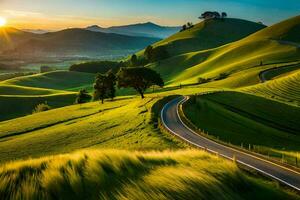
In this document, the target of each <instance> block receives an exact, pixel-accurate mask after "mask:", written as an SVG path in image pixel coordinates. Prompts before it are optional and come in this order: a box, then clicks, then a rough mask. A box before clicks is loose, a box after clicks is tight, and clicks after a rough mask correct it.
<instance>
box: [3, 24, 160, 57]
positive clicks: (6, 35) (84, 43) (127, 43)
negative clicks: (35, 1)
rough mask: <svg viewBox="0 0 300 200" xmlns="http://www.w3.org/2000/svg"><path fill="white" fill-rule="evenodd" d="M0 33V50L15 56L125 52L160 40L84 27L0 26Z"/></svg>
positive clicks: (97, 54)
mask: <svg viewBox="0 0 300 200" xmlns="http://www.w3.org/2000/svg"><path fill="white" fill-rule="evenodd" d="M0 33H1V34H0V41H2V42H1V43H2V45H1V46H0V47H1V48H0V52H2V54H3V55H5V56H13V55H17V56H18V57H20V56H21V57H22V56H25V57H41V56H42V57H67V56H77V57H78V56H81V57H84V56H93V57H97V56H103V55H127V54H129V52H134V51H137V50H140V49H142V48H144V47H145V46H147V45H149V44H152V43H154V42H157V41H158V40H159V39H157V38H147V37H133V36H125V35H119V34H113V33H101V32H93V31H88V30H83V29H66V30H62V31H58V32H51V33H45V34H33V33H26V32H23V31H19V30H17V29H11V28H2V29H0Z"/></svg>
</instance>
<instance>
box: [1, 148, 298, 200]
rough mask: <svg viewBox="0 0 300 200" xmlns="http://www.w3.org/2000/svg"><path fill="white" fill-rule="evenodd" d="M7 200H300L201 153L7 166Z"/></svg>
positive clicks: (53, 159)
mask: <svg viewBox="0 0 300 200" xmlns="http://www.w3.org/2000/svg"><path fill="white" fill-rule="evenodd" d="M0 177H1V179H0V196H2V197H4V199H139V200H140V199H149V198H151V199H207V198H208V197H209V198H211V199H273V198H275V199H299V197H297V196H296V195H295V194H292V193H290V192H285V191H281V190H278V186H277V185H276V184H275V183H271V182H268V181H265V180H263V179H261V178H259V177H255V176H253V175H248V174H245V173H244V172H243V171H242V170H240V169H239V168H238V167H237V166H236V164H235V163H233V162H230V161H225V160H224V159H220V158H218V157H216V156H212V155H209V154H207V153H205V152H202V151H199V150H180V151H163V152H155V151H149V152H132V151H126V150H122V151H120V150H85V151H79V152H74V153H71V154H62V155H56V156H49V157H43V158H39V159H30V160H26V161H17V162H12V163H6V164H4V165H2V166H1V167H0Z"/></svg>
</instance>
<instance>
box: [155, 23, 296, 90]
mask: <svg viewBox="0 0 300 200" xmlns="http://www.w3.org/2000/svg"><path fill="white" fill-rule="evenodd" d="M292 22H293V23H292ZM220 23H221V22H220ZM298 24H300V20H299V17H295V18H292V19H290V20H287V21H284V22H281V23H280V24H279V25H278V24H277V25H274V26H272V27H269V28H267V29H263V30H261V31H259V33H255V34H253V35H250V36H249V37H246V38H244V39H242V40H239V41H236V42H233V43H230V44H227V45H224V46H221V47H218V48H214V49H209V50H204V51H197V52H190V53H186V54H182V55H177V56H174V57H171V58H169V59H166V60H163V61H160V62H156V63H153V64H150V65H149V67H152V68H153V69H155V70H157V71H158V72H160V73H161V74H162V75H163V76H164V77H165V79H166V80H167V83H168V84H180V83H183V84H185V83H186V84H190V83H197V82H198V78H199V77H202V78H216V77H218V76H220V74H222V73H226V74H228V75H230V74H234V73H237V72H239V71H242V70H245V69H249V68H253V67H257V66H260V65H261V64H262V65H266V64H270V63H280V62H289V61H294V60H297V59H299V56H300V49H299V48H298V46H297V45H295V44H294V43H293V42H292V43H290V41H284V42H283V41H281V40H280V41H278V40H275V39H274V38H276V36H277V35H276V34H275V35H274V36H272V35H269V33H270V31H269V30H271V29H272V28H274V27H275V28H276V27H278V26H280V27H282V28H281V33H282V34H283V33H285V35H286V38H290V37H293V35H294V34H300V33H297V32H296V33H291V32H290V30H291V29H292V28H291V26H292V27H297V26H298ZM295 30H297V29H295ZM267 36H268V37H267ZM270 38H272V39H270Z"/></svg>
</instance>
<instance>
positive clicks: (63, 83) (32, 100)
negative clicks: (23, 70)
mask: <svg viewBox="0 0 300 200" xmlns="http://www.w3.org/2000/svg"><path fill="white" fill-rule="evenodd" d="M93 80H94V75H93V74H88V73H79V72H68V71H55V72H48V73H43V74H36V75H30V76H23V77H17V78H13V79H9V80H6V81H2V82H0V120H8V119H12V118H16V117H21V116H24V115H27V114H30V113H31V112H32V110H33V109H34V108H35V106H36V105H37V104H40V103H44V102H45V101H47V102H48V104H49V105H50V106H51V107H53V108H57V107H62V106H67V105H71V104H73V103H74V101H75V98H76V93H75V92H77V91H78V90H79V89H81V88H88V89H90V90H91V87H92V86H91V85H92V83H93Z"/></svg>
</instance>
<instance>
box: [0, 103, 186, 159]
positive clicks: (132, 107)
mask: <svg viewBox="0 0 300 200" xmlns="http://www.w3.org/2000/svg"><path fill="white" fill-rule="evenodd" d="M161 98H162V97H156V98H146V99H144V100H140V98H134V99H125V100H117V101H114V102H106V103H105V104H103V105H101V104H99V103H98V102H95V103H88V104H84V105H82V106H80V105H74V106H69V107H64V108H60V109H55V110H51V111H48V112H43V113H38V114H34V115H30V116H26V117H22V118H17V119H14V120H10V121H5V122H1V123H0V133H1V134H0V141H1V146H0V161H5V160H11V159H17V158H26V157H28V156H30V157H36V156H42V155H52V154H57V153H64V152H70V151H73V150H77V149H82V148H91V147H93V148H118V149H139V150H147V149H169V148H175V149H176V148H179V147H181V146H182V145H181V144H180V143H178V142H177V141H175V140H174V141H173V140H172V137H171V136H166V135H164V134H161V133H160V131H159V130H158V129H157V128H155V126H154V124H153V123H154V122H153V121H152V111H151V108H152V105H153V104H154V103H156V102H157V101H158V100H159V99H161ZM29 145H30V148H27V147H28V146H29Z"/></svg>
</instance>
